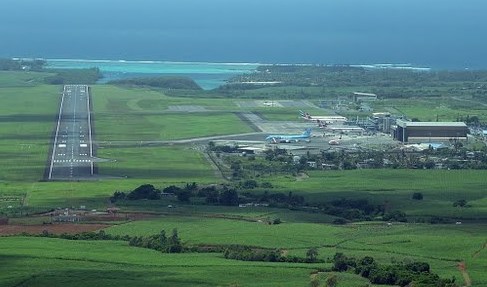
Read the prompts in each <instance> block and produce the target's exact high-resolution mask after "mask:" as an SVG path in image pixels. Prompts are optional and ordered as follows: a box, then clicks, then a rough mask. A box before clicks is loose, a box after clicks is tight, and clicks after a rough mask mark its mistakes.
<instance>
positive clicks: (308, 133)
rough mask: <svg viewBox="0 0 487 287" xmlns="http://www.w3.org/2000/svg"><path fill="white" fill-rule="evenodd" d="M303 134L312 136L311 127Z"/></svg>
mask: <svg viewBox="0 0 487 287" xmlns="http://www.w3.org/2000/svg"><path fill="white" fill-rule="evenodd" d="M303 136H306V137H309V136H311V128H307V129H306V130H305V131H304V133H303Z"/></svg>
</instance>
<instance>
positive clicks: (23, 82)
mask: <svg viewBox="0 0 487 287" xmlns="http://www.w3.org/2000/svg"><path fill="white" fill-rule="evenodd" d="M34 76H35V79H38V78H39V77H41V76H42V75H37V74H36V75H33V76H31V77H25V76H24V75H22V76H19V75H12V74H3V73H2V74H0V114H1V117H0V118H1V120H0V126H1V128H0V151H1V158H2V167H1V168H0V198H3V199H5V200H4V201H2V202H1V204H0V211H2V212H3V211H5V212H12V214H13V215H14V216H15V217H17V216H18V214H17V212H20V211H22V212H24V214H25V213H26V212H27V213H31V214H32V213H36V212H41V211H45V210H49V209H52V208H56V207H62V208H65V207H78V206H80V205H86V206H87V208H89V209H98V210H103V209H104V208H106V207H107V206H108V204H107V198H108V197H109V196H110V195H112V194H113V192H114V191H130V190H132V189H134V188H135V187H137V186H139V185H141V184H145V183H151V184H154V185H155V186H156V187H164V186H167V185H171V184H176V185H182V184H185V183H186V182H193V181H195V182H198V183H199V184H204V183H215V182H222V179H221V178H220V177H218V176H216V175H215V170H214V169H213V167H212V166H211V164H210V163H209V162H208V161H207V160H206V158H205V157H204V156H203V155H202V153H201V152H200V147H198V145H196V144H191V143H190V144H170V143H167V141H171V140H178V139H187V138H198V137H205V136H219V135H228V134H239V133H250V132H252V131H253V129H252V127H250V126H249V125H247V124H246V123H245V122H243V121H242V120H241V119H240V118H239V117H238V116H236V115H235V113H239V112H249V111H250V112H257V113H259V114H262V115H263V117H265V118H266V119H267V120H276V121H290V120H297V115H296V111H297V109H298V108H295V107H287V106H282V107H265V106H252V105H253V103H255V101H254V100H244V101H248V102H249V104H248V105H242V104H241V102H242V101H243V100H241V99H239V100H238V101H236V100H234V99H208V98H190V97H184V98H174V97H168V96H166V95H164V94H162V93H160V92H157V91H150V90H144V89H140V90H139V89H122V88H118V87H113V86H105V85H100V86H94V87H93V99H94V103H93V105H94V112H95V114H94V116H95V117H94V119H95V132H96V135H95V137H96V141H97V144H98V154H97V155H98V157H100V158H104V159H107V160H108V161H106V162H103V163H100V164H99V173H100V174H103V175H105V176H106V178H105V179H104V180H100V181H94V182H41V181H40V180H41V179H42V176H43V172H44V168H45V165H46V162H47V157H48V151H49V147H50V142H49V141H50V134H51V133H52V130H53V128H54V125H55V122H54V120H55V116H56V113H57V107H58V100H59V92H60V87H58V86H46V85H40V84H35V83H36V81H37V80H34V81H32V79H33V78H32V77H34ZM12 82H13V83H14V84H11V85H9V86H4V84H2V83H12ZM5 85H6V84H5ZM237 102H238V103H239V104H237ZM185 107H190V108H187V110H184V109H185ZM196 107H197V108H196ZM308 110H309V109H308ZM311 111H315V110H311ZM413 112H414V111H413ZM418 113H419V112H418ZM148 142H152V143H158V144H155V145H149V144H147V143H148ZM486 175H487V172H485V171H453V170H451V171H426V170H424V171H423V170H364V171H336V172H335V171H333V172H326V173H323V172H310V173H309V174H308V176H309V177H308V178H304V179H303V178H300V179H297V178H294V177H291V176H272V177H266V178H263V179H261V180H262V181H268V182H271V183H272V184H273V185H274V186H275V188H274V189H273V190H272V192H284V193H287V192H289V191H292V192H293V193H298V194H301V195H303V196H305V197H306V198H307V199H309V200H313V199H316V200H326V199H333V198H339V197H351V198H367V199H369V200H372V201H377V202H382V201H384V200H387V201H389V202H390V204H391V205H392V206H393V207H395V208H400V209H402V210H404V211H405V212H406V213H407V214H411V215H414V216H426V215H444V216H445V215H446V216H452V217H459V218H467V219H470V222H469V220H466V221H465V223H463V224H462V225H455V224H450V225H430V224H419V223H418V224H412V223H409V224H393V225H392V226H388V225H386V224H384V223H376V222H367V223H356V224H350V225H346V226H335V225H331V224H329V223H330V222H331V221H333V217H330V216H327V215H323V214H312V213H306V212H299V211H290V210H286V209H270V208H249V209H242V208H236V207H235V208H234V207H211V206H199V205H188V206H178V207H177V208H173V209H168V208H167V204H166V203H165V202H164V201H162V202H142V203H137V204H132V205H126V206H121V209H122V211H124V210H125V211H127V212H146V213H149V214H150V215H151V217H150V218H147V219H142V220H133V221H124V220H121V221H117V222H114V224H113V225H112V226H111V227H109V228H108V229H106V230H105V231H106V232H107V233H110V234H121V235H122V234H123V235H125V234H128V235H137V236H141V235H151V234H157V233H158V232H159V231H160V230H161V229H165V230H166V231H170V230H172V228H177V229H178V230H179V232H180V236H181V238H182V240H183V241H185V242H188V243H191V244H234V243H239V244H245V245H254V246H260V247H270V248H282V249H286V250H287V252H289V254H292V255H298V256H304V255H305V253H306V251H307V249H309V248H311V247H316V248H318V249H319V257H320V258H323V259H327V258H330V257H332V256H333V254H335V252H343V253H345V254H346V255H349V256H357V257H360V256H366V255H368V256H373V257H374V258H376V259H377V260H378V261H380V262H381V263H384V264H386V263H391V262H397V261H410V260H420V261H427V262H428V263H430V264H431V266H432V270H433V272H436V273H438V274H440V275H441V276H443V277H446V278H451V277H452V276H455V277H456V278H457V280H462V275H461V273H460V272H459V270H458V268H457V264H458V262H460V261H464V262H465V263H466V266H467V272H468V274H469V276H470V277H471V279H472V286H479V287H480V286H487V274H486V273H485V270H487V250H486V248H485V244H486V240H487V225H485V223H481V221H483V222H485V219H487V200H486V199H487V197H486V195H485V190H486V187H487V181H485V177H486ZM413 192H422V193H423V194H424V197H425V198H424V200H423V201H421V202H418V201H412V200H411V199H410V198H411V195H412V193H413ZM7 198H9V200H7ZM462 198H465V199H466V200H467V201H468V202H469V203H470V204H471V205H472V207H470V208H464V209H461V208H460V209H459V208H453V207H452V202H454V201H455V200H458V199H462ZM9 206H11V208H9ZM274 218H280V219H282V221H283V223H282V224H280V225H267V224H264V223H263V222H259V221H265V220H267V219H274ZM31 219H32V221H29V220H30V219H27V220H25V221H23V222H22V224H32V222H34V221H35V220H34V219H33V218H31ZM17 220H18V221H19V222H20V220H19V219H17ZM0 259H1V260H2V264H0V270H1V272H0V285H2V286H46V285H49V286H87V285H99V286H100V285H101V286H161V284H162V285H166V286H309V282H310V276H311V274H312V273H313V272H315V271H316V270H317V269H318V268H326V267H329V264H328V263H321V264H290V263H264V262H243V261H236V260H227V259H224V258H223V256H222V255H221V254H218V253H212V254H209V253H199V254H194V253H188V254H161V253H159V252H156V251H153V250H148V249H141V248H135V247H130V246H128V244H127V242H123V241H106V242H105V241H103V242H101V241H68V240H62V239H53V238H34V237H22V236H11V237H0ZM320 276H323V277H326V276H327V274H321V275H320ZM338 276H339V284H338V286H340V287H342V286H345V287H346V286H350V287H355V286H361V285H364V284H366V283H367V282H366V281H365V280H364V279H363V278H360V277H358V276H355V275H353V274H339V275H338ZM371 286H372V285H371Z"/></svg>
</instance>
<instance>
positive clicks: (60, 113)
mask: <svg viewBox="0 0 487 287" xmlns="http://www.w3.org/2000/svg"><path fill="white" fill-rule="evenodd" d="M65 94H66V86H64V88H63V95H62V97H61V104H59V115H58V119H57V127H56V135H55V136H54V146H53V148H52V156H51V167H50V168H49V177H48V179H52V169H53V166H54V156H55V155H56V146H57V137H58V135H59V126H60V124H61V116H62V112H63V103H64V95H65Z"/></svg>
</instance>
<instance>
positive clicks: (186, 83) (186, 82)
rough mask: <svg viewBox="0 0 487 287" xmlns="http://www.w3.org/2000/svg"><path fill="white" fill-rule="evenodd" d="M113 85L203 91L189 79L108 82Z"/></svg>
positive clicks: (151, 78) (162, 78) (172, 78)
mask: <svg viewBox="0 0 487 287" xmlns="http://www.w3.org/2000/svg"><path fill="white" fill-rule="evenodd" d="M108 83H109V84H112V85H121V86H128V87H143V88H146V87H149V88H161V89H176V90H201V87H200V86H198V84H196V82H195V81H193V80H192V79H191V78H187V77H145V78H134V79H123V80H114V81H110V82H108Z"/></svg>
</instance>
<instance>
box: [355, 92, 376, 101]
mask: <svg viewBox="0 0 487 287" xmlns="http://www.w3.org/2000/svg"><path fill="white" fill-rule="evenodd" d="M375 100H377V95H376V94H372V93H359V92H354V93H353V94H352V101H354V102H367V101H375Z"/></svg>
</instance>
